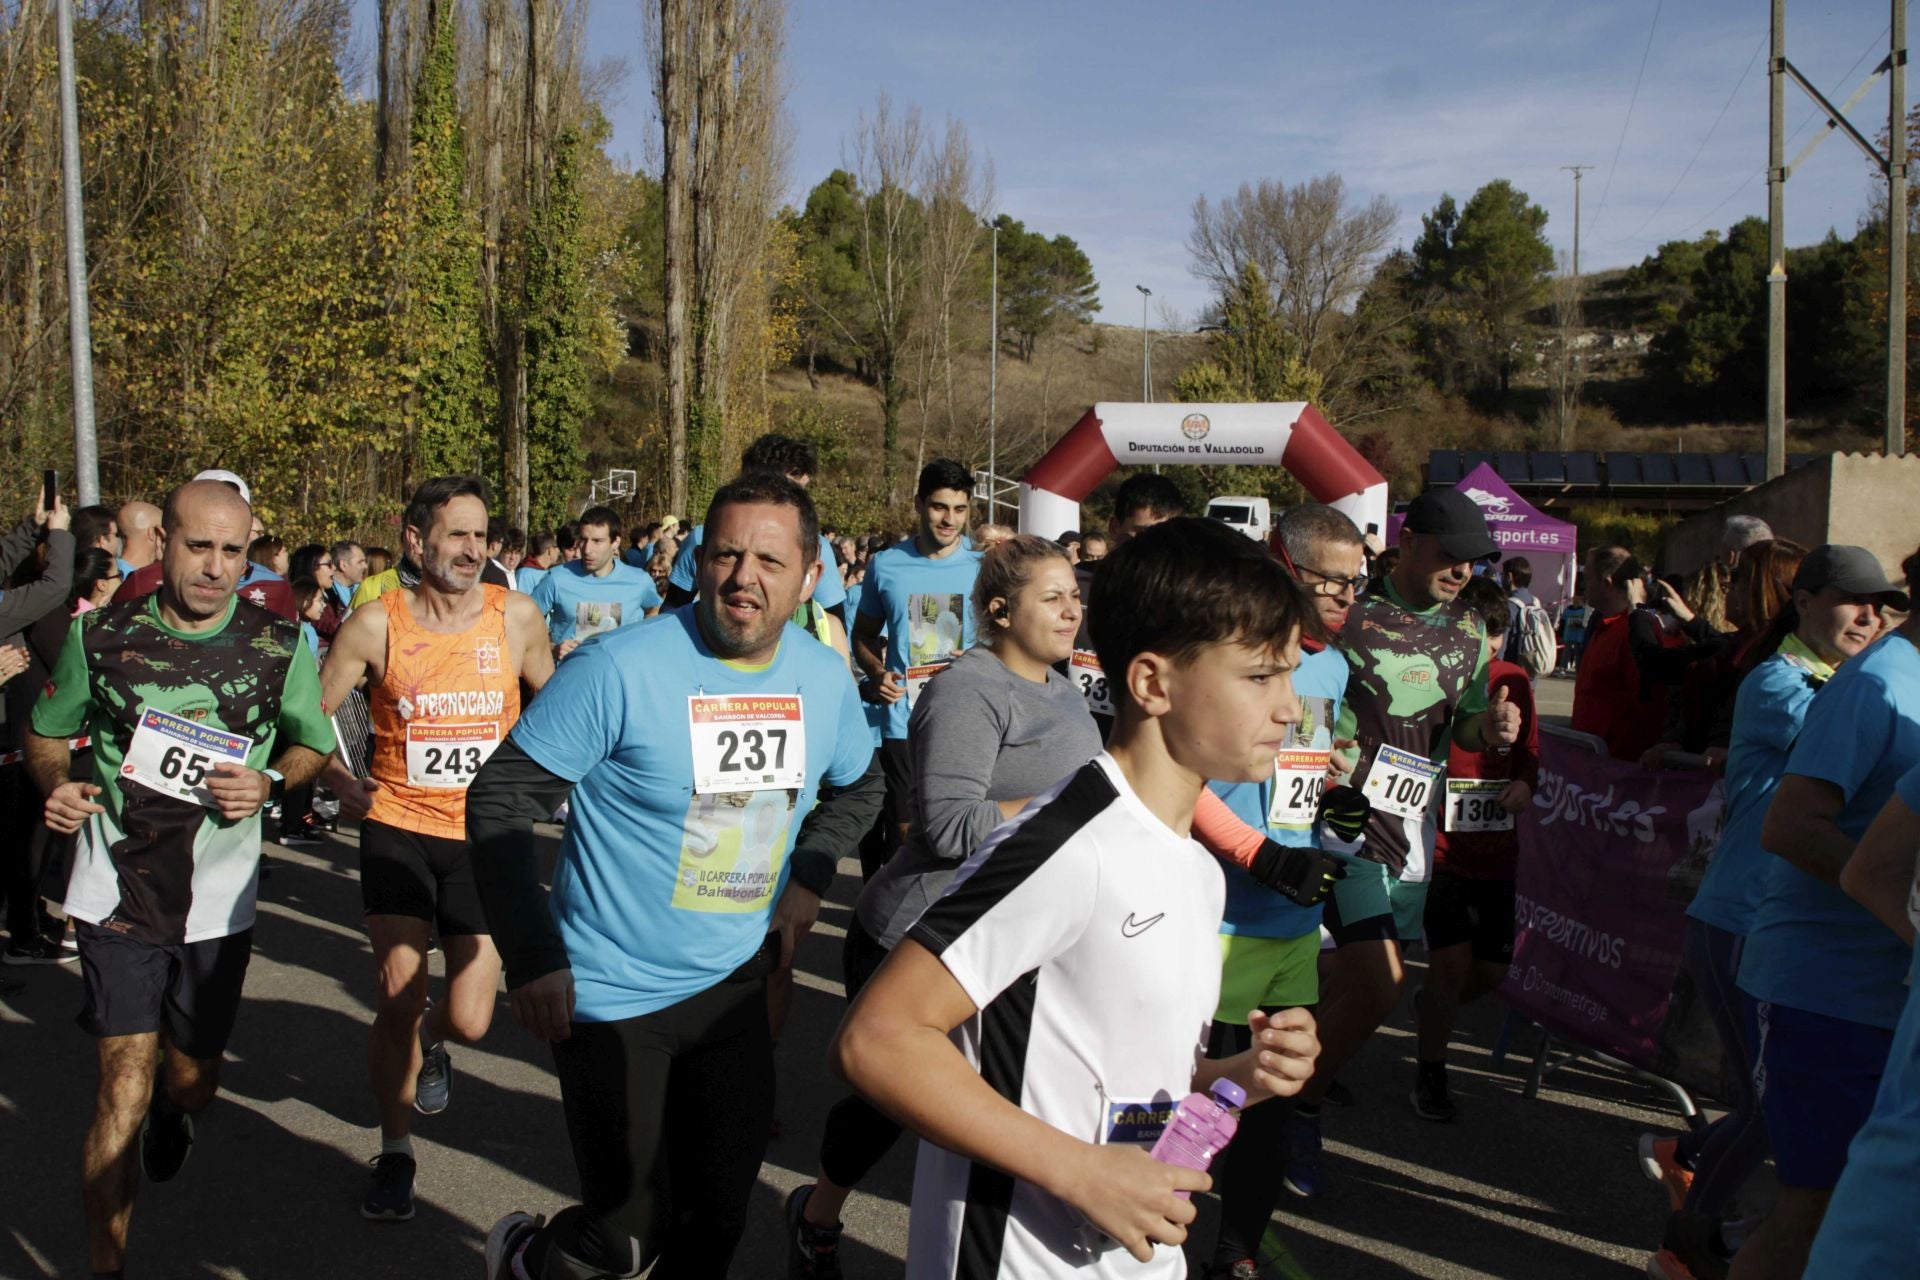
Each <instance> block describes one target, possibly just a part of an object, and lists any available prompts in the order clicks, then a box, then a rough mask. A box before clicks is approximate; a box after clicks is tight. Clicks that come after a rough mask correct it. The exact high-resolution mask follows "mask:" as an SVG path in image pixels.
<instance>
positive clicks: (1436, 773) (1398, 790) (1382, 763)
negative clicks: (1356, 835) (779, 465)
mask: <svg viewBox="0 0 1920 1280" xmlns="http://www.w3.org/2000/svg"><path fill="white" fill-rule="evenodd" d="M1441 772H1442V770H1441V768H1440V766H1439V765H1437V764H1435V763H1434V762H1433V761H1431V760H1429V759H1427V758H1426V757H1425V756H1417V755H1415V754H1413V752H1411V751H1402V750H1401V749H1400V748H1398V747H1393V746H1388V745H1387V744H1385V743H1382V744H1380V750H1379V751H1378V752H1377V753H1376V754H1375V755H1374V757H1373V768H1371V769H1369V770H1367V782H1366V785H1365V786H1364V787H1362V788H1361V790H1362V791H1363V792H1365V793H1366V797H1367V799H1368V800H1369V801H1371V802H1372V804H1373V807H1374V808H1375V809H1376V810H1379V811H1381V812H1385V813H1390V814H1392V815H1393V816H1394V817H1396V818H1418V817H1420V816H1421V815H1423V814H1424V813H1426V811H1427V804H1428V802H1429V801H1431V800H1432V799H1433V792H1434V785H1435V783H1436V782H1438V780H1439V778H1440V774H1441Z"/></svg>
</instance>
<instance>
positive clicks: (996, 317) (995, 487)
mask: <svg viewBox="0 0 1920 1280" xmlns="http://www.w3.org/2000/svg"><path fill="white" fill-rule="evenodd" d="M987 229H988V230H989V231H991V232H992V233H993V285H992V300H991V301H990V302H989V303H988V304H987V315H988V318H987V523H988V524H992V523H993V519H994V515H995V514H996V512H997V510H998V507H999V503H1000V467H999V456H998V454H999V443H1000V224H999V223H998V222H989V223H988V224H987Z"/></svg>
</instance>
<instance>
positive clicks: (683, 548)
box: [667, 524, 853, 629]
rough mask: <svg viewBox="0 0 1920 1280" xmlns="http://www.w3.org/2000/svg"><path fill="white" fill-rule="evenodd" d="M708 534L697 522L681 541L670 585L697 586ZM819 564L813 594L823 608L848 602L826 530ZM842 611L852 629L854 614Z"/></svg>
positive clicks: (822, 540)
mask: <svg viewBox="0 0 1920 1280" xmlns="http://www.w3.org/2000/svg"><path fill="white" fill-rule="evenodd" d="M706 534H707V526H705V525H704V524H697V525H695V526H693V536H692V537H691V538H688V539H687V540H686V541H685V542H682V543H681V544H680V554H679V555H677V556H675V557H674V558H673V572H672V573H671V574H669V575H667V585H668V586H672V587H678V588H680V589H681V590H682V591H692V590H694V589H695V587H694V565H693V552H694V548H696V547H698V546H699V545H700V541H701V539H702V538H704V537H706ZM819 565H820V576H819V578H817V579H816V580H815V581H814V584H813V598H814V599H815V600H816V601H818V602H819V604H820V607H821V608H822V609H831V608H834V607H835V606H836V605H843V604H845V603H846V602H847V585H846V583H844V582H842V581H841V579H840V567H839V566H840V562H839V561H838V560H835V559H834V558H833V548H832V547H831V546H830V545H828V543H827V535H825V534H824V533H823V534H821V535H820V560H819ZM841 612H843V613H845V614H846V623H847V626H848V628H849V629H851V628H852V626H853V614H852V613H851V612H849V611H847V610H844V609H843V610H841Z"/></svg>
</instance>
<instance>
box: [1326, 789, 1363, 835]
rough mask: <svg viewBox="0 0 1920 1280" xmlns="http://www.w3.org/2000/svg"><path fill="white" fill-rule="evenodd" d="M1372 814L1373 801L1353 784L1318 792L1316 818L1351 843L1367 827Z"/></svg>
mask: <svg viewBox="0 0 1920 1280" xmlns="http://www.w3.org/2000/svg"><path fill="white" fill-rule="evenodd" d="M1372 816H1373V801H1371V800H1369V799H1367V797H1366V793H1364V792H1363V791H1361V790H1360V788H1358V787H1354V786H1345V785H1342V786H1338V787H1328V788H1327V789H1326V790H1325V791H1323V792H1321V793H1320V812H1319V813H1318V814H1317V815H1316V818H1317V820H1318V821H1320V822H1324V823H1326V824H1327V829H1328V830H1329V831H1331V832H1333V834H1335V835H1337V836H1339V837H1340V838H1341V839H1342V840H1345V841H1347V842H1348V843H1352V842H1353V841H1355V840H1358V839H1359V838H1360V833H1361V832H1363V831H1365V830H1366V829H1367V819H1368V818H1370V817H1372Z"/></svg>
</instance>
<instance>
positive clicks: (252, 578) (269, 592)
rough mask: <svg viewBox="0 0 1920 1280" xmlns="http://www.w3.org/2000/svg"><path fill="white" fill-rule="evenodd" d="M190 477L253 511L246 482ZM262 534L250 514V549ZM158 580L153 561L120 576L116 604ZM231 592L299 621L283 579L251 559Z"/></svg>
mask: <svg viewBox="0 0 1920 1280" xmlns="http://www.w3.org/2000/svg"><path fill="white" fill-rule="evenodd" d="M193 478H194V479H195V480H196V481H198V480H209V481H213V482H215V483H217V484H223V485H225V486H227V488H229V489H231V490H233V491H234V492H235V493H237V494H239V495H240V500H241V501H242V502H245V503H248V504H249V507H248V510H249V511H251V510H252V507H251V503H252V502H253V491H252V490H250V489H249V488H247V482H246V481H245V480H242V479H241V478H240V477H239V476H237V475H235V474H234V473H233V472H231V471H221V470H217V469H216V470H212V471H202V472H200V473H199V474H197V475H195V476H194V477H193ZM265 533H266V529H265V528H264V527H263V526H262V525H261V523H260V517H259V516H255V515H249V516H248V517H247V544H248V545H249V546H251V545H252V544H253V541H254V540H255V539H256V538H260V537H262V536H264V535H265ZM161 580H162V568H161V562H160V561H158V560H155V561H152V562H151V563H149V564H147V565H145V566H143V567H141V568H138V569H135V570H134V571H133V572H132V573H130V574H127V575H126V576H125V577H123V578H122V579H121V580H120V589H119V590H118V591H116V592H114V595H113V598H114V600H115V601H116V602H117V603H123V604H124V603H127V602H129V601H133V600H138V599H140V598H141V597H142V596H149V595H152V594H153V593H154V592H155V591H158V590H159V589H160V583H161ZM234 590H235V594H237V595H238V596H239V597H240V599H242V600H245V601H246V602H247V603H248V604H254V605H259V606H260V607H261V608H263V609H266V610H267V611H269V612H270V613H274V614H277V615H278V616H280V617H282V618H285V619H286V620H287V621H288V622H293V623H298V622H299V618H298V616H297V615H296V614H295V611H294V607H293V591H292V589H291V588H290V587H289V586H288V585H287V580H286V579H285V578H283V577H281V576H280V575H279V574H277V573H275V572H274V571H273V570H271V569H266V568H262V567H261V566H259V565H257V564H254V563H253V562H252V561H250V560H249V561H247V562H246V563H245V564H243V565H242V566H241V572H240V581H239V582H238V583H236V584H235V587H234Z"/></svg>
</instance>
